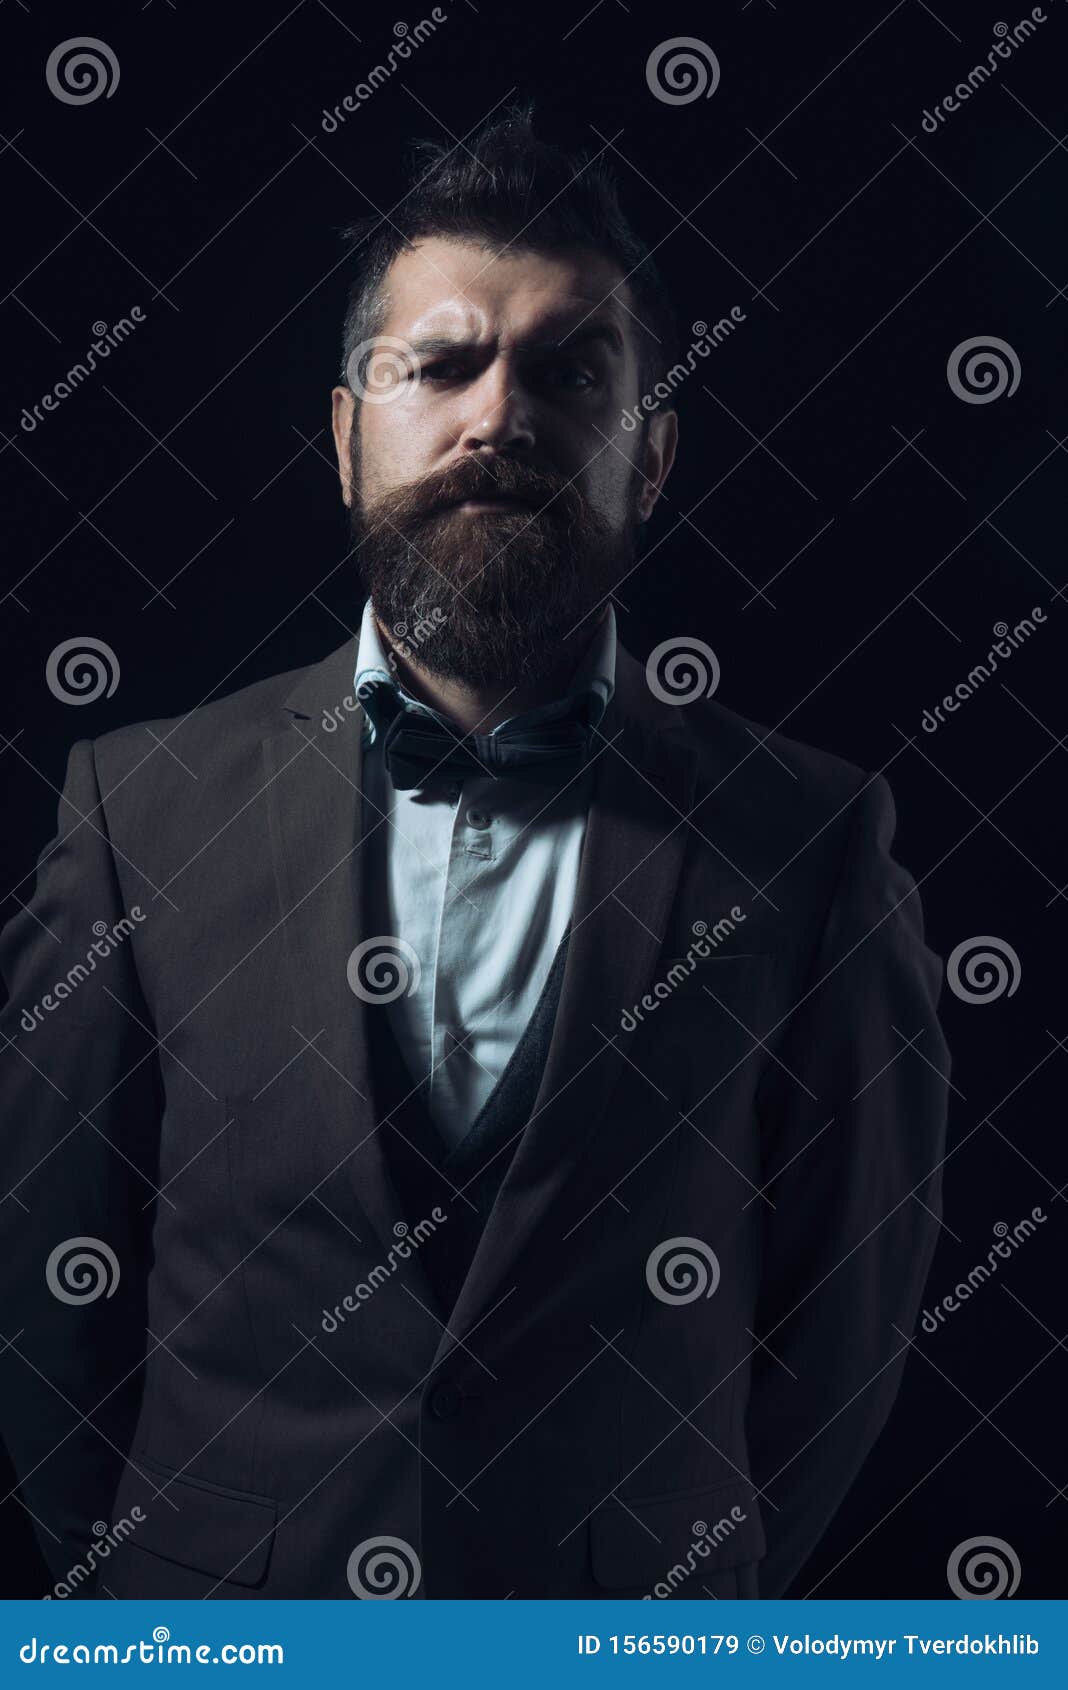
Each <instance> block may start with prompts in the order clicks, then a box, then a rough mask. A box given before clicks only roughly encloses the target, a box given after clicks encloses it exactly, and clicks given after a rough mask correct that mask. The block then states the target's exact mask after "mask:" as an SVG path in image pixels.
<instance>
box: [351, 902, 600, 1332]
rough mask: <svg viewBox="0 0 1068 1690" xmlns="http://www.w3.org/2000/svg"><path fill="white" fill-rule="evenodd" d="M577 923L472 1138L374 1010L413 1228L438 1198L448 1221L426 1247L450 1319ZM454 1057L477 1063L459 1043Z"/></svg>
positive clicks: (375, 1065) (423, 1252)
mask: <svg viewBox="0 0 1068 1690" xmlns="http://www.w3.org/2000/svg"><path fill="white" fill-rule="evenodd" d="M569 936H570V923H568V926H567V927H566V928H565V930H564V935H563V938H562V939H561V941H560V944H559V946H558V947H557V951H556V955H555V957H554V958H553V961H552V966H551V967H550V969H549V973H548V975H547V976H546V980H545V985H544V987H543V988H542V991H541V995H540V997H539V998H538V1001H537V1003H536V1005H535V1007H534V1010H533V1013H532V1015H531V1017H530V1020H529V1021H528V1022H527V1025H526V1027H525V1029H524V1031H523V1033H522V1036H521V1037H520V1039H519V1041H518V1043H517V1044H516V1046H515V1049H514V1050H513V1052H512V1054H511V1057H510V1058H509V1060H508V1063H507V1066H506V1067H505V1069H504V1071H503V1073H502V1074H501V1075H500V1077H499V1079H498V1080H497V1083H496V1085H495V1086H494V1088H493V1090H492V1091H491V1092H490V1095H489V1096H488V1097H487V1099H486V1101H485V1103H484V1104H483V1105H482V1108H481V1109H480V1110H479V1112H478V1114H477V1116H476V1117H475V1119H474V1121H472V1123H471V1126H470V1128H469V1130H468V1132H467V1134H466V1136H465V1137H464V1138H463V1139H462V1140H461V1141H460V1142H459V1143H458V1144H456V1145H454V1146H452V1147H450V1146H448V1145H447V1144H446V1143H445V1142H444V1140H443V1139H442V1137H441V1135H440V1133H439V1132H438V1129H437V1127H436V1126H435V1125H434V1123H433V1121H432V1119H431V1117H430V1115H429V1113H428V1112H427V1109H426V1106H425V1103H424V1101H423V1099H424V1088H423V1087H418V1086H416V1085H415V1084H414V1083H413V1081H412V1079H411V1077H410V1075H409V1072H408V1070H407V1068H406V1067H405V1065H404V1062H403V1060H402V1058H401V1054H400V1051H399V1049H398V1047H397V1042H396V1040H395V1038H394V1036H393V1033H392V1031H391V1029H390V1027H389V1023H388V1021H387V1019H386V1017H385V1015H380V1016H374V1015H372V1018H371V1028H370V1038H369V1041H368V1042H369V1047H370V1063H371V1084H372V1087H373V1095H374V1100H375V1105H376V1114H377V1116H378V1119H379V1120H380V1121H381V1122H382V1125H381V1126H380V1128H379V1129H378V1130H379V1131H380V1132H381V1134H382V1139H383V1144H384V1146H385V1153H386V1158H387V1161H388V1164H389V1171H390V1176H391V1178H392V1180H393V1184H394V1186H395V1188H396V1191H397V1195H398V1197H399V1198H400V1201H401V1205H402V1208H403V1211H404V1214H405V1216H406V1219H407V1222H408V1226H409V1228H415V1227H417V1226H418V1225H419V1223H420V1221H424V1220H427V1219H430V1218H431V1217H432V1211H433V1209H434V1208H435V1206H438V1207H439V1209H440V1210H444V1212H445V1214H446V1215H447V1217H448V1219H447V1221H446V1222H445V1223H443V1224H441V1225H439V1226H437V1227H436V1228H435V1230H434V1231H433V1233H431V1234H429V1235H428V1236H427V1237H426V1238H425V1239H424V1241H423V1242H422V1244H420V1245H419V1254H420V1258H421V1260H422V1263H423V1266H424V1267H425V1269H426V1273H427V1278H428V1279H429V1280H430V1283H431V1285H432V1286H433V1288H434V1291H435V1294H436V1296H437V1299H438V1302H439V1304H440V1313H441V1318H442V1319H443V1320H445V1321H447V1320H448V1318H449V1315H450V1313H451V1311H452V1308H453V1305H454V1303H455V1302H456V1298H457V1295H458V1293H459V1290H460V1287H461V1286H462V1284H463V1282H464V1279H465V1278H466V1276H467V1271H468V1269H469V1268H470V1266H471V1263H472V1261H473V1259H474V1255H475V1251H476V1249H477V1248H478V1241H479V1238H480V1237H481V1236H482V1230H483V1228H484V1226H485V1224H486V1220H487V1218H488V1216H489V1213H490V1210H491V1209H492V1207H493V1203H494V1200H495V1198H496V1196H497V1193H498V1191H499V1190H500V1187H501V1184H502V1182H503V1180H504V1176H505V1174H506V1172H507V1170H508V1164H509V1162H510V1161H511V1159H512V1156H513V1155H514V1153H515V1150H516V1146H517V1145H518V1143H519V1140H520V1138H521V1137H522V1135H523V1132H524V1130H525V1128H526V1125H527V1122H528V1121H529V1120H530V1116H531V1113H532V1111H533V1107H534V1100H535V1098H536V1096H537V1093H538V1087H539V1085H540V1084H541V1077H542V1073H543V1071H544V1068H545V1060H546V1057H547V1055H548V1051H549V1040H550V1039H551V1037H552V1031H553V1023H554V1022H555V1019H556V1008H557V1004H558V1002H559V998H560V985H561V981H562V979H563V973H564V963H565V961H566V959H567V945H568V938H569ZM446 1060H451V1061H458V1060H459V1061H469V1060H470V1058H469V1057H468V1056H467V1055H466V1053H464V1052H461V1051H457V1052H456V1053H454V1055H453V1056H452V1057H450V1058H446Z"/></svg>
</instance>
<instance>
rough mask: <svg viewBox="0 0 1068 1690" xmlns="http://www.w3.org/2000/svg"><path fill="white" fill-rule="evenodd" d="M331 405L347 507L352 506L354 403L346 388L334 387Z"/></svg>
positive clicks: (338, 463) (342, 486)
mask: <svg viewBox="0 0 1068 1690" xmlns="http://www.w3.org/2000/svg"><path fill="white" fill-rule="evenodd" d="M330 398H331V401H332V404H333V416H332V422H331V426H332V428H333V433H334V450H335V451H336V453H337V473H338V477H339V479H340V481H341V497H342V498H343V499H344V501H345V503H346V504H347V505H351V504H352V499H353V487H352V479H351V477H352V457H351V451H350V448H351V443H352V430H353V427H354V426H358V425H357V422H356V401H355V399H354V398H353V396H352V393H351V391H350V389H349V388H347V387H335V388H334V390H333V392H332V393H331V395H330Z"/></svg>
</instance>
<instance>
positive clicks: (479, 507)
mask: <svg viewBox="0 0 1068 1690" xmlns="http://www.w3.org/2000/svg"><path fill="white" fill-rule="evenodd" d="M531 508H532V507H531V506H530V504H529V503H528V502H527V500H526V499H513V498H509V497H508V496H507V495H505V494H501V495H500V496H499V497H497V498H484V499H483V498H473V499H457V500H456V501H455V503H453V504H451V505H446V506H445V509H446V510H450V511H465V510H466V511H500V510H530V509H531Z"/></svg>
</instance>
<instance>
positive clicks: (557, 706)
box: [353, 599, 616, 745]
mask: <svg viewBox="0 0 1068 1690" xmlns="http://www.w3.org/2000/svg"><path fill="white" fill-rule="evenodd" d="M426 632H427V634H428V635H429V637H430V638H433V624H432V623H430V622H429V619H428V624H427V629H426ZM400 637H402V638H403V639H405V640H408V641H410V642H411V643H412V645H413V649H415V647H417V645H418V642H419V638H420V627H419V625H418V624H417V625H416V627H415V628H414V629H408V628H405V631H404V634H403V636H400ZM615 681H616V612H615V607H614V605H613V604H612V603H611V601H609V604H608V611H607V614H606V616H605V618H604V621H603V622H602V623H601V624H600V626H599V627H598V629H597V631H596V633H595V634H594V636H593V638H592V639H591V641H590V643H589V645H588V646H587V648H586V651H585V652H584V653H583V656H582V658H581V659H580V661H579V664H578V667H577V668H576V670H575V674H574V676H573V678H572V682H571V686H570V688H569V689H568V691H567V692H566V693H564V694H563V695H562V696H561V697H560V698H556V699H552V700H550V702H549V703H547V704H539V705H536V706H535V707H534V709H532V710H525V711H522V712H521V713H520V714H519V715H516V716H509V717H508V718H507V719H506V720H505V721H503V722H499V723H498V724H497V726H496V727H495V728H491V729H490V730H489V731H490V733H491V734H495V733H499V732H500V730H501V729H502V728H505V727H509V726H511V725H513V724H515V723H519V724H522V725H523V726H524V727H525V726H534V725H535V724H536V723H538V722H545V721H551V720H552V719H553V718H554V717H556V716H560V715H563V714H565V713H566V711H567V710H568V709H569V708H570V707H571V705H572V704H573V702H574V700H575V699H576V698H579V697H581V696H583V695H584V694H587V693H588V694H589V696H590V712H591V718H592V721H593V724H594V726H596V725H597V723H598V722H599V721H600V720H601V717H602V716H603V715H604V712H605V710H606V709H607V707H608V703H609V700H610V699H611V697H612V694H613V692H614V691H615ZM379 686H385V687H389V688H391V689H392V691H393V693H394V694H395V695H396V697H397V698H399V699H400V700H401V701H402V702H403V703H404V704H406V705H408V706H409V707H410V708H411V709H413V710H414V711H416V712H417V713H418V714H421V715H426V716H432V717H434V718H435V719H436V720H437V721H439V722H443V723H445V724H446V725H448V723H447V718H446V717H445V716H443V715H442V714H441V712H440V711H438V710H435V709H434V708H433V707H432V706H431V705H429V704H425V703H424V702H423V701H422V700H421V699H418V698H413V697H412V695H411V694H410V693H409V692H406V691H405V689H404V688H403V687H402V686H401V684H400V681H399V680H398V678H397V675H396V673H395V671H394V670H392V669H391V668H390V666H389V657H388V655H387V652H386V650H385V649H384V647H383V644H382V637H381V635H380V634H379V632H378V625H377V623H376V622H375V617H374V612H373V610H372V608H371V601H370V599H368V600H367V602H366V604H365V605H364V607H363V620H362V622H361V624H360V639H359V645H358V647H357V652H356V671H355V675H354V677H353V689H354V691H355V693H356V696H357V697H360V688H361V687H365V688H366V687H379ZM364 722H365V727H364V743H365V744H367V745H372V744H373V743H374V739H375V730H374V724H373V723H372V721H371V718H370V715H369V714H368V713H367V712H366V711H365V712H364Z"/></svg>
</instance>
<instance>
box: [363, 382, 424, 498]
mask: <svg viewBox="0 0 1068 1690" xmlns="http://www.w3.org/2000/svg"><path fill="white" fill-rule="evenodd" d="M358 460H359V465H360V471H361V480H362V483H363V486H364V488H365V490H366V491H368V492H372V491H373V492H375V493H381V492H388V491H390V490H391V489H392V488H394V487H399V486H401V485H402V484H404V483H405V482H409V481H414V480H416V478H417V477H418V476H420V475H422V474H424V473H425V472H426V470H427V469H428V468H430V467H431V465H432V464H433V462H434V456H433V449H432V444H431V441H430V436H429V432H428V429H427V425H426V420H425V418H420V417H417V416H415V415H414V414H413V413H412V411H411V409H410V408H409V407H407V406H405V405H404V404H403V402H401V401H398V402H396V403H395V404H390V403H388V402H387V403H385V404H377V405H374V404H371V405H365V406H364V408H363V414H362V418H361V422H360V438H359V453H358Z"/></svg>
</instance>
